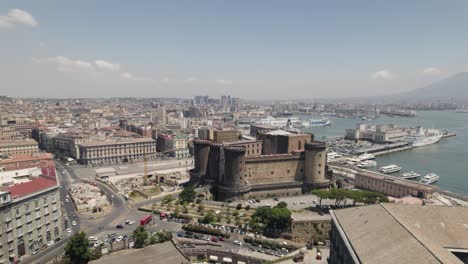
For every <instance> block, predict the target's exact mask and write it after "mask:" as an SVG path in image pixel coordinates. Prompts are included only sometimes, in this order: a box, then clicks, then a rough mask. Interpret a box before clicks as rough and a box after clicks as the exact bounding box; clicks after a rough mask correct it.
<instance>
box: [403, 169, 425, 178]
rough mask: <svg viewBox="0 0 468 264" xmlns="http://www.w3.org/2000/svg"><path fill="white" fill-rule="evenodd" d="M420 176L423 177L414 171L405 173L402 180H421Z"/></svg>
mask: <svg viewBox="0 0 468 264" xmlns="http://www.w3.org/2000/svg"><path fill="white" fill-rule="evenodd" d="M419 176H421V174H419V173H417V172H414V171H411V172H405V173H403V174H401V178H402V179H408V180H409V179H417V178H419Z"/></svg>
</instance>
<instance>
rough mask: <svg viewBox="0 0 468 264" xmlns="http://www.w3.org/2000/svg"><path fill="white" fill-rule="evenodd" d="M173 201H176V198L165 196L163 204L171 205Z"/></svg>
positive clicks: (170, 195) (169, 195)
mask: <svg viewBox="0 0 468 264" xmlns="http://www.w3.org/2000/svg"><path fill="white" fill-rule="evenodd" d="M172 201H174V196H172V194H168V195H166V196H164V198H163V199H162V203H167V204H168V203H171V202H172Z"/></svg>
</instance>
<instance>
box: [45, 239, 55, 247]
mask: <svg viewBox="0 0 468 264" xmlns="http://www.w3.org/2000/svg"><path fill="white" fill-rule="evenodd" d="M54 243H55V242H54V241H53V240H51V241H49V242H47V246H48V247H50V246H52V245H53V244H54Z"/></svg>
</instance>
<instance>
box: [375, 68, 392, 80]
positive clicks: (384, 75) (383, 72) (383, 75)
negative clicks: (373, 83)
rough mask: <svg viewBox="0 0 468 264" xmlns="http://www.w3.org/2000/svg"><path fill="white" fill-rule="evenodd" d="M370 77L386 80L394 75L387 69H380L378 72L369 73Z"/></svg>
mask: <svg viewBox="0 0 468 264" xmlns="http://www.w3.org/2000/svg"><path fill="white" fill-rule="evenodd" d="M371 78H372V79H382V80H388V79H393V78H395V75H394V74H392V73H390V71H388V70H381V71H378V72H375V73H374V74H372V75H371Z"/></svg>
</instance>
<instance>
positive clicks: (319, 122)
mask: <svg viewBox="0 0 468 264" xmlns="http://www.w3.org/2000/svg"><path fill="white" fill-rule="evenodd" d="M331 123H332V122H331V121H330V119H328V118H321V119H309V120H307V121H305V122H302V125H303V126H305V127H322V126H330V125H331Z"/></svg>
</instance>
